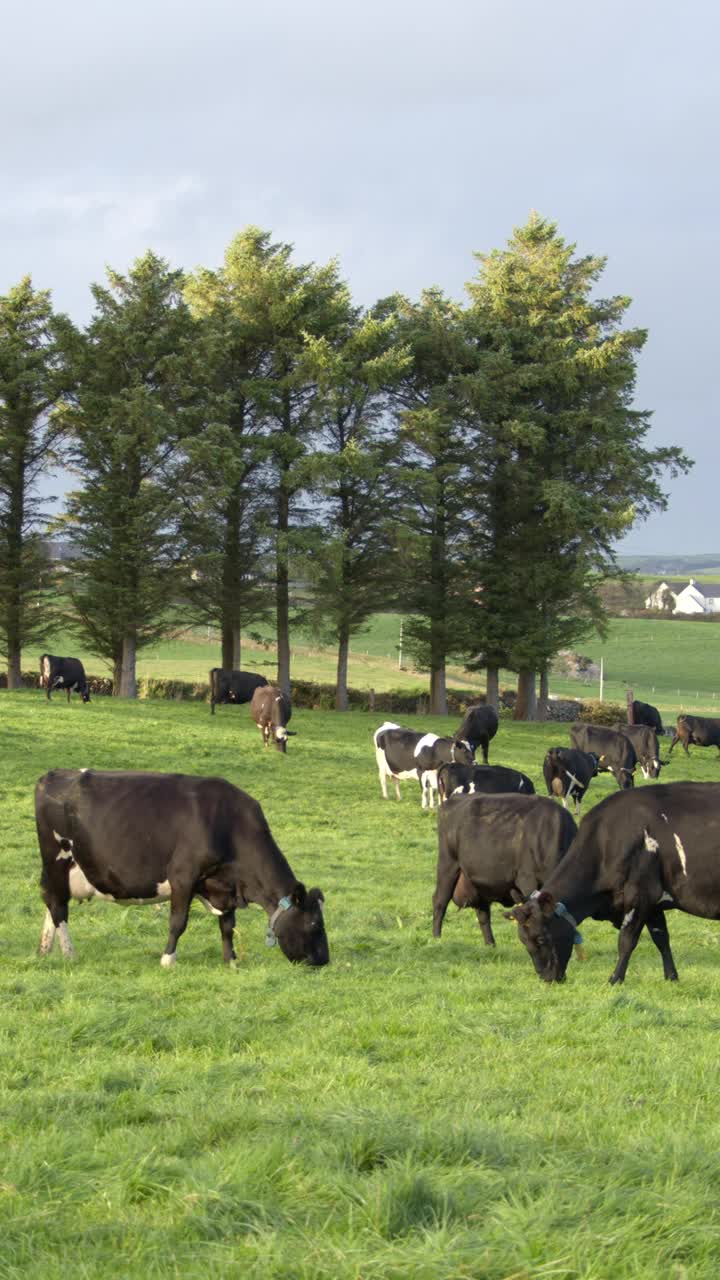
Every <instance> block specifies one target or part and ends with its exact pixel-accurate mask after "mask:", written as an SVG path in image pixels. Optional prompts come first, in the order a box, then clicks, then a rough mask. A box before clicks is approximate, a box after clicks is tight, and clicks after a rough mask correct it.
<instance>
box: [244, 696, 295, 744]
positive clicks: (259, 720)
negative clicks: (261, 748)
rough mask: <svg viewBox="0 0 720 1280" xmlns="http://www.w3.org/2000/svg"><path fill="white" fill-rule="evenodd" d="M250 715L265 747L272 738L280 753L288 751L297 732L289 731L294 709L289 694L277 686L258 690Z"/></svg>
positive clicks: (252, 702) (253, 699) (251, 704)
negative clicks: (289, 744) (290, 742)
mask: <svg viewBox="0 0 720 1280" xmlns="http://www.w3.org/2000/svg"><path fill="white" fill-rule="evenodd" d="M250 715H251V716H252V718H253V720H254V721H255V724H256V725H257V727H258V729H259V730H260V732H261V734H262V736H263V742H264V743H265V746H267V745H268V743H269V742H270V739H271V738H272V740H273V742H274V743H275V746H276V747H277V749H278V751H283V752H285V751H287V740H288V738H294V737H295V736H296V735H295V730H294V729H288V727H287V726H288V723H289V721H290V717H291V716H292V707H291V705H290V699H289V698H288V696H287V694H285V693H282V692H281V690H280V689H278V687H277V685H274V684H269V685H267V687H266V688H262V689H256V690H255V692H254V694H253V696H252V699H251V701H250Z"/></svg>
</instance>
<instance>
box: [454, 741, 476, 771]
mask: <svg viewBox="0 0 720 1280" xmlns="http://www.w3.org/2000/svg"><path fill="white" fill-rule="evenodd" d="M450 754H451V756H452V762H453V764H466V765H468V767H469V768H472V766H473V765H474V763H475V755H474V752H473V749H472V747H471V746H470V743H469V742H467V741H466V739H465V738H454V739H453V744H452V747H451V748H450Z"/></svg>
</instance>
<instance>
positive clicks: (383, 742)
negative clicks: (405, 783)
mask: <svg viewBox="0 0 720 1280" xmlns="http://www.w3.org/2000/svg"><path fill="white" fill-rule="evenodd" d="M373 741H374V743H375V759H376V760H377V766H378V773H379V775H380V786H381V788H382V793H383V795H384V797H385V799H386V800H387V798H388V793H387V780H388V778H392V780H393V782H394V783H395V794H396V796H397V798H398V800H399V799H400V780H401V779H404V778H417V780H418V782H419V783H420V792H421V800H422V807H423V809H425V808H428V807H429V808H431V809H432V808H433V805H434V792H435V791H437V771H438V769H439V768H440V765H443V764H448V763H452V764H455V763H457V764H465V765H472V764H474V759H473V753H472V750H471V748H470V745H469V743H467V742H461V741H459V740H458V739H457V738H441V737H439V736H438V734H436V733H416V732H415V731H414V730H413V729H403V728H401V726H400V725H399V724H393V723H392V722H391V721H389V720H386V721H385V723H384V724H381V725H380V728H379V729H376V730H375V733H374V735H373Z"/></svg>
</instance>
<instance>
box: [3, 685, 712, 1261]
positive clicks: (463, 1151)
mask: <svg viewBox="0 0 720 1280" xmlns="http://www.w3.org/2000/svg"><path fill="white" fill-rule="evenodd" d="M377 723H378V718H377V717H370V716H366V715H362V714H359V713H354V714H351V715H347V716H336V715H333V714H331V713H328V714H323V713H313V712H304V713H303V712H297V713H296V715H295V716H294V717H293V727H294V728H296V729H297V730H298V736H297V737H296V738H293V739H292V740H291V743H290V749H289V751H288V754H287V756H285V757H283V756H281V755H280V754H279V753H277V752H274V751H270V752H264V751H263V750H262V748H261V746H260V743H259V735H258V733H257V730H256V729H255V728H254V726H253V725H252V724H251V722H250V717H249V714H248V712H247V709H246V708H221V709H220V710H219V712H218V714H217V715H216V716H215V717H214V719H211V717H210V715H209V713H208V710H207V708H206V707H204V706H202V705H198V704H174V703H163V702H145V703H138V704H135V705H125V704H122V703H117V702H114V701H112V700H110V699H97V700H95V701H94V702H93V703H92V704H91V705H90V706H88V707H83V706H82V705H81V703H80V702H79V700H78V699H74V700H73V702H72V704H71V705H70V707H68V706H67V705H66V704H65V701H64V699H61V698H57V699H55V700H54V701H53V702H52V703H51V704H50V706H48V705H46V703H45V701H44V699H43V696H42V695H41V694H39V693H34V692H32V693H31V692H23V693H19V694H7V693H4V694H0V734H1V737H0V742H1V743H2V753H3V758H2V765H3V769H2V777H3V800H4V804H3V852H2V866H3V889H4V893H3V907H2V913H1V914H0V957H1V958H0V991H1V999H0V1035H1V1036H2V1059H1V1061H2V1070H1V1072H0V1152H1V1153H2V1155H1V1156H0V1276H2V1277H3V1278H8V1280H10V1278H12V1277H21V1276H22V1277H28V1276H32V1277H35V1276H42V1277H43V1280H60V1277H63V1280H65V1278H66V1277H67V1276H68V1275H71V1276H78V1277H88V1278H89V1277H103V1280H105V1278H106V1277H115V1276H117V1277H120V1276H122V1277H132V1278H135V1277H138V1280H139V1278H140V1277H142V1278H143V1280H146V1278H147V1277H175V1276H183V1277H195V1276H197V1277H201V1276H202V1277H205V1276H212V1277H241V1276H242V1277H251V1278H252V1277H258V1278H260V1277H262V1280H288V1278H290V1280H311V1278H315V1277H328V1278H329V1277H332V1278H333V1280H394V1278H400V1277H419V1278H421V1280H460V1278H463V1277H466V1278H467V1280H475V1278H477V1277H483V1278H484V1277H488V1278H489V1280H510V1278H511V1277H512V1278H513V1280H521V1278H523V1280H530V1278H532V1280H535V1278H538V1280H540V1278H541V1277H560V1278H561V1280H564V1278H568V1280H570V1278H572V1280H575V1278H582V1280H601V1278H602V1280H605V1278H608V1280H610V1278H612V1280H617V1278H623V1277H628V1278H630V1277H638V1276H648V1277H650V1276H652V1277H661V1278H664V1277H668V1278H671V1280H689V1278H692V1280H696V1278H699V1277H716V1276H717V1274H718V1272H719V1271H720V1211H719V1210H718V1207H717V1195H716V1189H717V1186H718V1183H719V1182H720V1144H719V1143H718V1134H719V1129H718V1121H719V1120H720V1101H718V1091H717V1088H716V1082H715V1062H716V1056H717V1041H716V1036H717V1035H718V1032H719V1031H720V931H719V930H718V929H717V927H716V926H715V925H714V924H712V923H709V922H704V921H700V920H690V919H683V918H680V917H677V918H676V917H673V918H672V919H671V933H672V939H673V946H674V952H675V958H676V961H677V964H678V968H679V970H680V978H681V980H680V982H679V983H678V984H668V983H665V982H664V981H663V979H662V969H661V964H660V959H659V956H658V955H657V953H656V951H655V949H654V947H653V946H652V944H651V943H650V942H649V941H645V940H644V939H643V941H642V942H641V943H640V946H639V947H638V949H637V951H636V953H635V955H634V957H633V959H632V961H631V966H630V972H629V977H628V980H627V982H626V984H625V986H624V987H623V988H620V989H611V988H610V987H609V986H608V985H607V977H608V975H609V973H610V972H611V970H612V967H613V963H614V955H615V933H614V930H612V929H611V928H610V927H609V926H602V925H598V924H593V923H592V922H589V923H588V924H587V925H586V926H584V933H585V936H586V945H587V950H588V960H587V962H586V963H585V964H577V963H575V962H573V963H572V964H571V967H570V975H569V978H568V981H567V983H566V984H565V985H564V986H563V987H557V988H547V987H545V986H543V985H542V984H541V983H540V982H539V981H538V980H537V978H536V977H535V974H534V971H533V970H532V967H531V965H530V962H529V960H528V958H527V956H526V955H525V953H524V951H523V950H522V948H521V947H520V946H519V944H518V942H517V939H516V937H515V935H514V930H513V928H512V926H511V925H510V924H509V923H507V922H505V921H504V920H502V917H501V913H500V912H499V911H498V910H496V911H495V917H496V919H495V926H496V936H497V939H498V946H497V950H496V952H495V953H492V952H490V951H488V950H486V949H485V948H483V947H482V946H481V943H480V935H479V931H478V929H477V926H476V924H475V920H474V915H473V913H470V912H464V913H456V912H455V911H454V909H453V908H452V907H451V909H450V911H449V913H448V918H447V922H446V925H445V930H444V934H443V937H442V939H441V940H440V941H439V942H436V941H434V940H433V939H432V937H431V934H430V898H431V895H432V890H433V887H434V865H435V851H436V838H435V818H434V816H433V815H431V814H429V813H423V812H422V811H421V809H420V805H419V800H418V796H417V793H416V789H415V788H413V787H410V786H409V784H404V785H403V799H402V801H401V803H400V804H398V803H397V802H396V801H395V800H392V801H388V802H384V801H383V800H382V798H381V795H380V788H379V785H378V781H377V773H376V769H375V764H374V758H373V752H372V748H371V733H372V730H373V728H375V727H376V725H377ZM427 724H428V727H433V728H436V729H445V728H447V727H448V722H445V721H442V720H438V719H434V720H433V719H432V718H429V719H428V722H427ZM452 727H454V724H453V726H452ZM563 740H566V739H565V734H564V730H563V729H562V728H560V727H559V726H553V725H516V724H513V723H510V722H507V721H503V722H502V724H501V727H500V731H499V734H498V737H497V739H496V740H495V743H494V744H493V749H492V752H491V759H493V760H494V761H496V762H505V763H508V764H513V765H516V766H518V767H520V768H522V769H524V770H525V771H526V772H528V773H530V775H531V776H532V777H533V778H534V780H535V782H536V784H538V785H539V782H540V772H539V770H540V765H541V761H542V757H543V754H544V751H545V749H546V747H547V746H549V745H551V744H552V743H553V742H562V741H563ZM61 765H62V766H70V767H74V766H79V767H82V766H87V765H91V766H94V767H99V768H107V767H129V768H135V769H144V768H155V769H167V770H179V771H187V772H196V773H202V774H211V773H218V774H221V775H222V776H224V777H226V778H228V779H230V780H231V781H233V782H235V783H237V784H238V785H240V786H242V787H244V788H245V789H246V790H248V791H250V792H251V794H253V795H255V796H256V797H257V798H258V799H259V800H260V801H261V803H262V804H263V807H264V809H265V811H266V813H267V815H268V818H269V820H270V824H271V826H272V829H273V832H274V834H275V835H276V837H277V839H278V840H279V842H280V844H281V846H282V848H283V849H284V851H285V853H286V854H287V856H288V858H289V860H290V863H291V865H292V867H293V870H294V871H295V873H296V874H297V875H299V876H301V877H302V878H303V879H304V880H305V882H306V883H307V884H308V885H311V884H319V885H320V886H321V887H322V888H323V890H324V892H325V895H326V918H327V925H328V934H329V938H330V946H331V964H330V966H328V968H327V969H325V970H323V971H320V972H309V971H304V970H298V969H295V968H293V967H292V966H290V965H289V964H288V963H287V961H286V960H285V959H284V957H283V956H282V955H281V954H280V952H279V951H278V950H277V949H273V950H268V949H266V947H265V946H264V916H263V915H262V913H260V912H259V911H258V910H257V909H254V908H251V909H250V910H248V911H247V912H245V913H239V915H238V952H239V956H240V964H239V969H238V970H237V971H230V970H226V969H225V968H224V967H223V965H222V963H221V959H220V939H219V933H218V930H217V926H216V925H215V922H214V920H212V919H211V918H210V917H209V916H207V915H206V914H205V912H204V911H203V910H202V909H201V908H200V907H199V906H194V907H193V910H192V913H191V920H190V924H189V927H188V930H187V932H186V934H185V935H184V937H183V938H182V939H181V942H180V945H179V949H178V957H179V962H178V965H177V966H176V968H175V969H173V970H163V969H161V968H160V965H159V956H160V952H161V951H162V948H163V946H164V943H165V938H166V920H167V907H165V906H161V907H154V906H148V907H144V908H142V907H129V908H123V907H120V906H114V905H112V904H108V903H100V902H98V903H93V904H89V905H85V906H77V905H76V906H74V907H73V908H71V913H70V932H71V935H72V937H73V941H74V943H75V946H76V949H77V958H76V960H74V961H73V962H71V963H68V962H65V961H63V959H62V957H61V955H60V953H59V952H57V953H56V952H53V954H52V956H51V957H49V958H48V959H46V960H44V961H41V960H39V959H38V958H37V957H36V956H35V954H34V951H35V947H36V944H37V941H38V937H39V932H40V926H41V923H42V917H43V912H44V908H43V906H42V903H41V901H40V898H39V894H38V873H39V857H38V854H37V848H36V840H35V833H34V824H33V809H32V790H33V785H34V782H35V780H36V779H37V777H38V776H39V775H40V774H41V773H42V772H44V771H45V770H47V769H48V768H51V767H53V766H61ZM718 776H720V764H719V763H718V761H717V753H716V752H715V751H712V752H710V751H707V752H701V751H697V750H696V751H695V752H694V753H693V755H692V756H691V758H690V759H689V760H687V759H685V757H684V756H683V757H681V755H680V754H679V753H678V751H676V752H675V753H674V755H673V760H672V765H671V768H670V769H668V770H667V773H666V777H667V778H670V779H672V780H676V779H677V780H679V779H683V778H696V779H709V778H713V779H715V778H717V777H718ZM614 785H615V784H614V783H612V782H611V780H610V779H609V778H603V779H599V780H597V782H596V784H595V787H594V791H593V793H592V794H593V798H594V800H595V801H597V800H598V799H601V798H602V797H603V796H604V795H606V794H609V793H610V791H611V790H612V789H613V788H614ZM648 785H652V784H648ZM688 855H689V856H692V854H691V851H688Z"/></svg>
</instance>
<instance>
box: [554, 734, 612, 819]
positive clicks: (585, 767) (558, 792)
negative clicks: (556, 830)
mask: <svg viewBox="0 0 720 1280" xmlns="http://www.w3.org/2000/svg"><path fill="white" fill-rule="evenodd" d="M597 772H598V758H597V756H596V755H594V754H593V752H591V751H578V749H577V748H576V747H551V748H550V750H549V751H548V753H547V755H546V756H545V759H544V760H543V777H544V778H545V785H546V787H547V792H548V795H549V796H557V798H558V800H562V803H563V809H566V808H567V802H568V800H572V801H574V804H575V817H576V818H577V816H578V814H579V813H580V804H581V802H582V798H583V796H584V795H585V792H586V791H587V789H588V787H589V786H590V782H591V781H592V779H593V778H595V777H597Z"/></svg>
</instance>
